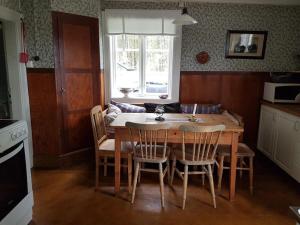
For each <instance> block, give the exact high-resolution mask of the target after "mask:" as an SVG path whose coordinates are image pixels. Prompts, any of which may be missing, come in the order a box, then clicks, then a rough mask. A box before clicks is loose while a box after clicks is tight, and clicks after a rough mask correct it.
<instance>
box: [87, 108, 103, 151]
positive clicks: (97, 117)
mask: <svg viewBox="0 0 300 225" xmlns="http://www.w3.org/2000/svg"><path fill="white" fill-rule="evenodd" d="M90 116H91V122H92V127H93V136H94V142H95V148H96V150H97V148H98V147H99V145H100V144H101V143H102V142H103V141H104V140H106V139H107V134H106V128H105V122H104V117H103V113H102V108H101V106H100V105H97V106H95V107H94V108H92V109H91V112H90Z"/></svg>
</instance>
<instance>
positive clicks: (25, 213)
mask: <svg viewBox="0 0 300 225" xmlns="http://www.w3.org/2000/svg"><path fill="white" fill-rule="evenodd" d="M32 207H33V194H32V182H31V173H30V161H29V148H28V129H27V124H26V122H25V121H16V120H0V225H27V224H28V223H29V222H30V221H31V220H32Z"/></svg>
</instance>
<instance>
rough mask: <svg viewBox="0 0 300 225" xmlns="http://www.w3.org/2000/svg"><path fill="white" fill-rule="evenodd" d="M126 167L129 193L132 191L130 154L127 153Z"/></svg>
mask: <svg viewBox="0 0 300 225" xmlns="http://www.w3.org/2000/svg"><path fill="white" fill-rule="evenodd" d="M127 160H128V163H127V165H128V167H127V170H128V171H127V173H128V174H127V177H128V192H129V193H131V191H132V154H131V153H129V154H128V159H127Z"/></svg>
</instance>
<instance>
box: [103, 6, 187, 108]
mask: <svg viewBox="0 0 300 225" xmlns="http://www.w3.org/2000/svg"><path fill="white" fill-rule="evenodd" d="M178 15H180V11H178V10H105V34H106V35H105V39H104V41H105V42H104V46H105V49H104V52H105V71H106V72H105V75H106V87H108V88H106V102H109V101H110V99H111V98H113V99H115V100H120V101H122V99H121V98H123V94H122V93H121V92H120V88H132V89H133V90H134V93H131V94H130V95H129V98H127V99H126V101H127V102H139V103H141V102H143V100H147V99H148V100H153V101H152V102H156V100H159V98H158V96H159V95H163V94H167V95H168V96H169V97H168V100H166V101H178V96H179V73H180V53H181V27H176V26H175V25H174V24H172V21H173V18H176V17H177V16H178ZM174 46H176V48H175V47H174ZM123 100H124V99H123ZM135 100H137V101H135Z"/></svg>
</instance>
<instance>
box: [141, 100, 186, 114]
mask: <svg viewBox="0 0 300 225" xmlns="http://www.w3.org/2000/svg"><path fill="white" fill-rule="evenodd" d="M144 106H145V108H146V112H147V113H154V112H155V109H156V107H157V106H163V107H164V110H165V113H181V109H180V103H179V102H175V103H169V104H155V103H144Z"/></svg>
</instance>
